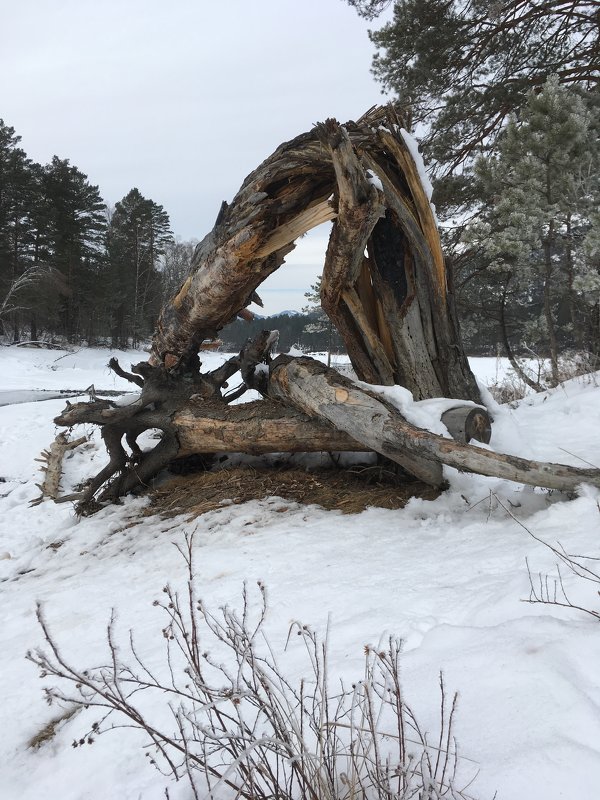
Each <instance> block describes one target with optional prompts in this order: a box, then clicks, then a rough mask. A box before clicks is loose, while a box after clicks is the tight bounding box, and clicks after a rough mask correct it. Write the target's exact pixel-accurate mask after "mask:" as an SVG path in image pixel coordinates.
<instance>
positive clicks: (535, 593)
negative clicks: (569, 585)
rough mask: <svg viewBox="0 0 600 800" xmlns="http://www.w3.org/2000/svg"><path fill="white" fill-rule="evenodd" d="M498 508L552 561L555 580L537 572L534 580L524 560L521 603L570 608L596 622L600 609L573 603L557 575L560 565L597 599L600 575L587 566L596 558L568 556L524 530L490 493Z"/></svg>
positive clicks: (502, 504)
mask: <svg viewBox="0 0 600 800" xmlns="http://www.w3.org/2000/svg"><path fill="white" fill-rule="evenodd" d="M490 496H493V497H494V498H495V500H496V501H497V502H498V504H499V505H500V506H501V507H502V508H503V509H504V510H505V511H506V513H507V514H508V515H509V516H510V517H511V519H513V520H514V521H515V522H516V523H517V525H519V526H520V527H521V528H523V530H524V531H526V532H527V533H528V534H529V535H530V536H531V538H532V539H535V541H536V542H538V543H539V544H541V545H543V546H544V547H546V548H547V549H548V550H550V552H551V553H552V554H553V555H554V556H555V557H556V577H553V576H550V575H548V574H545V573H542V572H538V573H537V575H535V576H534V573H532V571H531V567H530V566H529V560H528V559H525V563H526V565H527V575H528V577H529V597H528V598H527V599H526V600H524V601H523V602H525V603H541V604H542V605H551V606H559V607H561V608H570V609H572V610H574V611H581V612H583V613H584V614H588V615H589V616H591V617H593V618H594V619H595V620H597V621H598V622H600V608H598V609H593V608H588V607H587V606H582V605H579V604H578V603H573V602H572V600H571V598H570V597H569V595H568V594H567V590H566V588H565V584H564V581H563V576H562V572H561V565H562V567H563V569H566V570H567V571H568V572H570V573H571V574H573V575H575V576H576V577H577V578H581V580H584V581H589V582H590V583H592V584H595V586H596V587H597V595H598V596H600V573H598V572H597V571H596V570H595V569H592V567H591V566H590V565H591V564H592V563H593V562H597V561H600V558H598V557H597V556H584V555H579V554H576V553H569V552H567V550H566V549H565V548H564V547H563V545H562V544H560V542H558V543H557V544H556V545H552V544H549V543H548V542H545V541H544V540H543V539H541V538H540V537H539V536H537V535H536V534H535V533H534V532H533V531H532V530H531V528H528V527H527V525H525V524H524V523H523V522H521V520H520V519H518V518H517V517H516V516H515V515H514V514H513V512H512V511H511V509H510V508H509V507H508V506H507V505H506V504H505V503H503V502H502V500H500V498H499V497H498V495H496V494H495V493H490ZM598 513H600V504H598Z"/></svg>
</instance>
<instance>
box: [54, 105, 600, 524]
mask: <svg viewBox="0 0 600 800" xmlns="http://www.w3.org/2000/svg"><path fill="white" fill-rule="evenodd" d="M416 158H417V156H416V155H414V151H413V150H412V145H411V143H410V139H409V137H408V136H407V134H406V133H405V131H403V130H402V128H401V122H400V120H399V119H398V117H397V116H396V114H395V112H394V110H393V109H392V108H374V109H372V110H371V111H370V112H368V113H367V114H366V115H364V116H363V117H362V118H361V119H360V120H358V122H348V123H346V125H344V126H342V125H340V124H339V123H338V122H336V121H335V120H327V121H326V122H325V123H324V124H320V125H317V126H316V127H315V128H314V129H313V130H312V131H310V132H309V133H305V134H302V135H301V136H298V137H296V138H295V139H293V140H292V141H290V142H287V143H285V144H282V145H281V146H280V147H279V148H278V149H277V150H276V151H275V152H274V153H273V154H272V155H271V156H270V157H269V158H268V159H266V161H264V162H263V164H261V165H260V166H259V167H258V168H257V169H256V170H255V171H254V172H253V173H251V174H250V175H249V176H248V177H247V178H246V180H245V181H244V183H243V185H242V187H241V188H240V190H239V192H238V193H237V195H236V196H235V198H234V199H233V201H232V203H231V204H230V205H228V204H227V203H223V205H222V207H221V210H220V212H219V215H218V217H217V221H216V223H215V226H214V228H213V230H212V231H211V232H210V233H209V234H208V235H207V236H206V237H205V238H204V239H203V241H202V242H200V244H199V245H198V246H197V248H196V251H195V253H194V257H193V264H192V269H191V272H190V275H189V277H188V278H187V279H186V281H185V282H184V283H183V285H182V286H181V288H180V289H179V291H178V292H177V294H176V296H175V297H174V298H173V299H172V300H171V301H170V302H169V303H167V305H166V306H165V307H164V309H163V311H162V314H161V317H160V320H159V324H158V330H157V333H156V335H155V337H154V341H153V345H152V354H151V357H150V359H149V362H144V363H141V364H138V365H136V366H135V367H134V368H132V372H130V373H128V372H125V371H124V370H122V369H121V367H120V366H119V365H118V363H117V362H116V361H115V360H113V361H111V367H112V368H113V370H114V371H115V372H116V373H117V374H119V375H121V376H122V377H125V378H127V379H128V380H130V381H131V382H133V383H135V384H136V385H137V386H138V387H139V389H140V393H139V396H138V397H137V398H136V399H135V400H133V401H132V402H131V403H130V404H129V405H126V406H124V405H123V404H115V403H111V402H110V401H94V402H90V403H79V404H76V405H74V406H69V405H68V406H67V408H66V409H65V411H64V412H63V413H62V414H61V415H60V416H59V417H57V418H56V420H55V421H56V423H57V424H58V425H64V426H72V425H75V424H78V423H84V422H85V423H94V424H97V425H99V426H100V427H101V429H102V436H103V438H104V441H105V444H106V448H107V451H108V454H109V463H108V464H107V465H106V467H104V469H102V470H101V472H100V473H99V474H98V475H96V476H94V477H93V478H92V479H91V480H90V482H89V484H88V486H87V488H86V489H85V491H84V492H83V493H82V495H81V498H80V500H81V502H80V505H79V510H80V511H81V512H82V513H83V512H85V511H89V510H93V508H95V507H96V505H97V502H100V503H102V502H105V501H110V500H113V499H115V498H117V497H120V496H122V495H123V494H125V493H127V492H129V491H131V490H132V489H134V488H136V487H139V486H144V485H146V484H147V483H148V481H149V480H150V479H151V478H152V477H153V476H154V475H156V473H157V472H158V471H159V470H160V469H161V468H162V467H164V466H165V465H166V464H168V463H169V462H170V461H171V460H173V459H174V458H176V457H177V456H180V455H186V454H190V453H206V452H213V451H220V452H231V451H232V450H236V451H237V450H241V451H245V452H250V453H264V452H269V451H288V452H298V451H306V450H357V449H358V450H362V449H365V448H366V449H368V450H373V451H376V452H378V453H381V454H383V455H384V456H386V457H388V458H390V459H392V460H393V461H396V462H398V463H400V464H401V465H402V466H403V467H404V469H405V470H407V471H408V472H409V473H411V474H412V475H414V476H416V477H419V478H421V479H422V480H424V481H426V482H428V483H430V484H432V485H434V486H440V485H441V484H442V483H443V476H442V464H449V465H452V466H454V467H457V468H458V469H462V470H467V471H472V472H479V473H482V474H484V475H497V476H499V477H504V478H510V479H511V480H517V481H522V482H525V483H533V484H536V485H540V486H548V487H553V488H559V489H568V490H571V489H573V488H574V487H575V486H576V485H577V484H578V483H581V482H588V483H593V484H595V485H600V471H595V470H578V469H575V468H571V467H564V466H562V465H550V464H538V463H536V462H531V461H526V460H524V459H516V458H514V457H510V456H504V455H498V454H494V453H490V452H489V451H486V450H483V449H481V448H476V447H472V446H469V445H467V444H465V442H467V441H468V440H469V438H470V437H472V436H475V437H476V438H480V439H481V440H482V441H488V440H489V417H488V416H487V414H486V412H485V409H483V408H479V409H478V410H476V411H475V412H472V407H471V406H469V407H468V408H465V407H464V404H463V407H462V408H461V403H460V401H461V400H462V401H465V400H467V401H473V402H475V403H477V404H480V403H481V397H480V394H479V390H478V388H477V384H476V381H475V379H474V377H473V374H472V373H471V370H470V368H469V364H468V361H467V358H466V355H465V353H464V350H463V348H462V345H461V342H460V338H459V335H458V331H457V325H456V319H455V314H454V307H453V298H452V292H451V290H450V286H449V280H448V275H447V273H446V268H445V265H444V259H443V255H442V251H441V246H440V240H439V236H438V232H437V227H436V222H435V216H434V213H433V210H432V207H431V206H430V203H429V199H428V197H427V195H426V193H425V191H424V188H423V183H422V180H421V175H420V172H419V165H418V164H417V161H416V160H415V159H416ZM328 220H330V221H332V222H333V225H332V232H331V236H330V240H329V246H328V249H327V254H326V257H325V263H324V268H323V279H322V295H321V299H322V304H323V308H324V309H325V311H326V312H327V314H328V315H329V317H330V319H331V320H332V322H333V324H335V325H336V327H337V329H338V331H339V332H340V334H341V335H342V337H343V339H344V342H345V344H346V347H347V350H348V354H349V356H350V359H351V361H352V364H353V367H354V369H355V371H356V373H357V375H358V377H359V379H361V380H362V381H365V382H367V383H370V384H383V385H392V384H396V383H397V384H400V385H402V386H404V387H406V388H408V389H409V390H410V391H411V392H412V393H413V395H414V397H415V399H417V400H420V399H426V398H430V397H449V398H454V399H456V400H457V407H458V409H457V410H453V413H451V414H449V415H448V416H447V422H448V429H449V430H450V431H451V433H452V435H454V436H455V437H456V438H457V439H458V440H459V441H453V440H451V439H445V438H444V437H440V436H435V435H434V434H431V433H429V432H428V431H423V430H420V429H418V428H415V426H414V425H411V424H410V423H409V422H408V421H407V420H405V419H404V418H403V417H402V415H401V414H400V413H399V412H398V411H397V410H396V409H394V408H393V407H392V406H390V405H389V404H388V403H386V402H385V401H383V400H382V399H381V398H378V397H377V395H375V394H373V393H371V392H369V391H365V390H362V389H360V388H358V387H357V386H356V385H355V384H353V383H352V382H349V381H347V380H344V379H341V378H340V376H337V375H336V373H334V372H332V371H331V370H327V369H326V368H324V367H322V366H320V365H316V362H312V361H310V360H306V359H300V360H297V361H294V360H292V359H289V358H287V359H280V360H279V361H276V362H274V363H273V364H270V360H271V359H270V351H271V350H272V348H273V346H274V344H275V342H276V338H277V337H276V332H273V333H272V332H269V331H264V332H263V334H262V335H261V336H259V337H257V339H256V340H255V341H254V342H252V343H250V344H249V345H248V346H247V347H246V348H245V349H244V351H242V353H241V354H240V356H239V357H235V358H232V359H230V360H229V361H228V362H227V363H226V364H224V365H223V366H222V367H221V368H219V369H218V370H214V371H213V372H210V373H204V374H202V373H201V371H200V369H201V364H200V361H199V358H198V350H199V347H200V345H201V343H202V342H203V341H204V340H205V339H211V338H214V337H215V336H216V335H217V332H218V331H219V330H220V329H221V328H223V327H224V326H225V325H226V324H227V323H228V322H229V321H230V320H231V319H233V318H234V317H235V316H236V315H242V314H245V313H246V314H247V312H246V311H245V307H246V306H247V305H248V304H249V303H250V301H251V299H252V298H255V297H256V295H255V290H256V289H257V288H258V287H259V286H260V284H261V283H262V282H263V281H264V280H265V278H267V277H268V276H269V275H270V274H271V273H272V272H273V271H274V270H276V269H277V268H278V267H280V266H281V265H282V264H283V262H284V260H285V257H286V256H287V255H288V253H290V251H291V250H292V249H293V248H294V246H295V244H294V243H295V240H296V239H297V238H298V237H300V236H301V235H302V234H304V233H306V232H307V231H308V230H310V229H311V228H313V227H315V226H317V225H319V224H321V223H323V222H326V221H328ZM238 370H241V374H242V379H243V381H244V383H243V384H242V386H241V387H240V388H238V389H236V390H234V391H229V392H227V391H226V390H227V381H228V379H230V378H231V377H232V376H233V375H234V373H236V372H237V371H238ZM248 386H252V387H256V388H257V389H259V391H261V392H262V393H263V395H264V396H266V397H268V398H271V399H270V400H265V401H262V402H259V403H253V404H249V405H247V406H244V407H242V408H240V407H232V406H230V405H229V404H230V403H231V402H233V401H234V400H235V399H237V398H238V397H239V396H240V395H241V394H242V393H243V392H244V391H245V390H246V388H247V387H248ZM273 399H275V400H276V401H277V403H278V405H276V404H274V403H273ZM473 414H474V416H473ZM148 429H158V430H160V431H161V439H160V441H159V443H158V444H157V445H156V447H155V448H154V449H153V450H151V451H149V452H145V453H143V452H142V451H141V449H140V447H139V446H138V444H137V437H138V436H139V435H140V434H141V433H142V432H143V431H145V430H148ZM124 440H125V442H126V443H127V446H126V445H125V444H124Z"/></svg>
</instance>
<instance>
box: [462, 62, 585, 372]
mask: <svg viewBox="0 0 600 800" xmlns="http://www.w3.org/2000/svg"><path fill="white" fill-rule="evenodd" d="M599 167H600V149H599V142H598V127H597V119H595V109H594V108H593V107H592V110H590V109H589V108H586V105H585V103H584V102H583V100H582V98H581V97H580V96H579V95H578V94H577V93H575V92H572V91H569V90H568V89H567V88H565V87H564V86H561V85H560V82H559V81H558V79H557V78H555V77H552V78H550V79H549V80H548V81H547V82H546V84H545V85H544V87H543V88H542V90H541V91H538V92H536V91H532V92H530V94H529V96H528V99H527V103H526V105H525V106H524V108H523V109H522V111H521V113H520V115H519V118H518V119H517V118H516V117H513V118H511V120H510V121H509V124H508V126H507V128H506V129H505V131H504V133H503V135H502V137H501V139H500V141H499V145H498V152H497V155H495V156H490V157H487V158H480V159H479V161H478V162H477V164H476V167H475V172H476V175H477V177H478V179H479V181H480V184H481V189H482V193H483V195H484V196H485V197H486V198H487V203H486V204H484V206H483V208H482V210H481V213H480V216H479V218H478V220H477V222H475V223H473V224H472V225H471V226H470V228H469V230H468V232H467V234H466V239H467V241H468V242H469V243H470V244H472V245H473V244H474V245H476V246H477V247H479V248H480V249H481V251H482V252H483V254H484V257H486V258H487V270H488V278H487V279H488V280H489V273H492V274H496V276H497V277H498V278H500V280H497V281H496V282H497V283H498V284H499V292H498V294H499V297H500V299H501V302H506V300H507V296H509V295H508V290H510V292H511V293H512V297H513V300H518V299H520V301H521V302H528V303H529V304H530V305H531V306H532V310H533V308H535V313H532V314H531V315H530V317H529V320H528V333H529V336H530V337H531V338H533V339H534V340H535V341H536V342H537V343H542V342H546V343H547V351H548V355H549V357H550V362H551V367H552V377H553V381H554V382H555V383H556V382H558V379H559V375H558V354H559V346H560V342H561V341H562V342H565V341H570V342H571V343H573V344H578V345H579V346H584V345H586V344H587V345H588V346H589V344H590V341H589V329H588V330H587V331H586V327H589V326H588V322H589V320H587V319H586V314H585V308H584V306H583V305H582V303H581V298H580V295H579V294H578V292H577V281H576V278H577V277H578V273H581V270H582V268H583V265H584V261H583V260H582V258H581V255H582V253H583V243H584V240H585V238H586V235H588V232H589V231H590V229H591V227H592V223H593V218H592V215H593V211H594V210H595V209H596V208H597V207H598V202H599V201H600V180H599Z"/></svg>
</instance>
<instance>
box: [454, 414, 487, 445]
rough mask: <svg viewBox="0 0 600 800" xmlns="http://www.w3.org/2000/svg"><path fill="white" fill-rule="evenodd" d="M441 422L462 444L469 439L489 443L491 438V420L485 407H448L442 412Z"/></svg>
mask: <svg viewBox="0 0 600 800" xmlns="http://www.w3.org/2000/svg"><path fill="white" fill-rule="evenodd" d="M442 422H443V423H444V425H445V426H446V428H448V433H449V434H450V435H451V436H452V438H453V439H455V440H456V441H457V442H462V444H469V442H470V441H471V439H475V441H477V442H483V444H489V443H490V439H491V438H492V421H491V419H490V415H489V414H488V412H487V411H486V410H485V408H473V406H457V407H456V408H450V409H449V410H448V411H445V412H444V413H443V414H442Z"/></svg>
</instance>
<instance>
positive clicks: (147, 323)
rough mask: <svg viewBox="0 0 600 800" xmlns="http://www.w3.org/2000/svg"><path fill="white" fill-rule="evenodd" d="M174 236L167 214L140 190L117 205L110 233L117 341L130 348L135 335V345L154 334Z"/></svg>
mask: <svg viewBox="0 0 600 800" xmlns="http://www.w3.org/2000/svg"><path fill="white" fill-rule="evenodd" d="M172 240H173V235H172V233H171V230H170V223H169V217H168V214H167V213H166V211H165V210H164V209H163V207H162V206H160V205H158V204H157V203H155V202H154V201H153V200H148V199H146V198H145V197H144V196H143V195H142V194H141V192H140V191H139V190H138V189H132V190H131V191H130V192H129V193H128V194H127V195H126V196H125V197H124V198H123V199H122V200H121V201H120V202H119V203H117V204H116V206H115V209H114V212H113V213H112V215H111V218H110V222H109V229H108V236H107V250H108V258H109V262H110V271H111V279H110V281H109V283H108V289H109V292H110V295H111V296H112V297H113V298H114V307H113V324H112V339H113V344H114V345H116V346H119V347H125V346H127V343H128V340H129V338H131V339H132V342H133V346H134V347H135V346H137V344H138V343H139V342H140V341H141V340H142V339H143V338H145V337H147V336H149V335H150V334H151V333H152V331H153V329H154V324H155V322H156V318H157V316H158V312H159V310H160V301H161V295H162V292H161V275H160V260H161V258H162V257H163V255H164V253H165V248H166V247H167V246H168V245H169V244H170V243H171V242H172Z"/></svg>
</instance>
